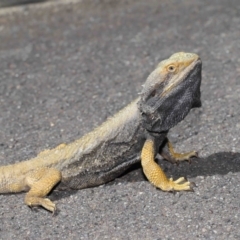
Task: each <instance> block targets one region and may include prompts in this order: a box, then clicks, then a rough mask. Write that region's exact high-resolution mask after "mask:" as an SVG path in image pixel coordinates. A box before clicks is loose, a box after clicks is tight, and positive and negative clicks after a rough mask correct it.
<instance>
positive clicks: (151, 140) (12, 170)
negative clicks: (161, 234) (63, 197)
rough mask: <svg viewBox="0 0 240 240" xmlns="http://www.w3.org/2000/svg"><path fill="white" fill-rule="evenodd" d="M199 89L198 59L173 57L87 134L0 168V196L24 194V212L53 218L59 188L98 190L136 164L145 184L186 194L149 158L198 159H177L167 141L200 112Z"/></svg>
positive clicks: (183, 187) (188, 186) (181, 55)
mask: <svg viewBox="0 0 240 240" xmlns="http://www.w3.org/2000/svg"><path fill="white" fill-rule="evenodd" d="M200 83H201V60H200V58H199V57H198V55H196V54H193V53H183V52H180V53H176V54H173V55H172V56H171V57H170V58H169V59H166V60H164V61H162V62H161V63H160V64H159V65H158V66H157V68H156V69H155V70H154V71H153V72H152V73H151V74H150V76H149V77H148V79H147V81H146V82H145V84H144V86H143V90H142V93H141V96H140V97H139V98H137V99H136V100H134V101H133V102H132V103H130V104H129V105H128V106H126V107H125V108H123V109H122V110H121V111H119V112H118V113H117V114H115V115H114V116H113V117H112V118H109V119H108V120H107V121H106V122H104V123H103V124H102V125H101V126H99V127H98V128H96V129H95V130H93V131H92V132H90V133H88V134H86V135H85V136H83V137H82V138H80V139H78V140H76V141H74V142H72V143H69V144H64V143H63V144H60V145H59V146H57V147H56V148H54V149H51V150H44V151H42V152H41V153H39V154H38V155H37V156H36V157H35V158H32V159H30V160H27V161H23V162H19V163H15V164H12V165H7V166H2V167H0V193H9V192H12V193H14V192H21V191H27V194H26V196H25V203H26V204H27V205H28V206H30V207H32V206H42V207H43V208H45V209H47V210H49V211H51V212H54V211H55V209H56V206H55V203H53V202H52V201H51V200H49V199H48V198H46V196H47V195H48V193H49V192H50V191H51V190H52V189H53V187H54V186H55V185H57V184H58V183H60V184H58V187H59V188H60V189H81V188H86V187H93V186H97V185H100V184H103V183H106V182H108V181H111V180H113V179H114V178H116V177H118V176H119V175H120V174H122V173H123V172H124V171H126V170H127V169H128V168H129V166H131V165H132V164H134V163H136V162H139V161H141V163H142V167H143V171H144V173H145V175H146V177H147V178H148V180H149V181H150V182H151V183H152V184H153V185H155V186H156V187H158V188H160V189H162V190H163V191H172V190H176V191H182V190H191V184H190V182H188V181H185V179H184V178H179V179H178V180H176V181H173V180H172V179H168V178H167V176H166V175H165V173H164V172H163V171H162V169H161V168H160V166H159V165H157V164H156V163H155V161H154V158H155V156H156V154H157V153H158V151H159V150H160V154H162V156H164V157H165V158H166V159H167V160H169V161H171V162H173V163H174V162H178V161H183V160H189V159H190V158H191V157H194V156H197V154H196V152H194V151H193V152H190V153H186V154H178V153H176V152H175V151H174V150H173V147H172V145H171V143H170V142H169V141H168V139H167V138H166V136H167V133H168V130H169V129H170V128H172V127H173V126H175V125H176V124H177V123H178V122H180V121H181V120H182V119H184V117H185V116H186V115H187V114H188V112H189V111H190V110H191V108H193V107H200V105H201V101H200ZM165 140H167V141H165ZM163 143H165V145H164V144H163ZM163 145H164V146H163ZM160 146H162V148H161V149H159V148H160Z"/></svg>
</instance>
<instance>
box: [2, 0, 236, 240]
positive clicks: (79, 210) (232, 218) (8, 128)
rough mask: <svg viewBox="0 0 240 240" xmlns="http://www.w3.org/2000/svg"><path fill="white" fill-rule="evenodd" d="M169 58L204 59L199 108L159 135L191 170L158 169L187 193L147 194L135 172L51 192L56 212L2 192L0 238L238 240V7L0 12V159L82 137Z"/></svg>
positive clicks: (188, 0) (102, 4) (129, 5)
mask: <svg viewBox="0 0 240 240" xmlns="http://www.w3.org/2000/svg"><path fill="white" fill-rule="evenodd" d="M178 51H188V52H195V53H198V54H199V55H200V56H201V58H202V61H203V80H202V87H201V91H202V104H203V105H202V108H201V109H194V110H192V111H191V113H190V114H189V115H188V116H187V118H186V119H185V120H184V121H183V122H181V123H180V124H179V125H178V126H176V127H175V128H174V129H172V130H171V132H170V134H169V138H170V139H171V140H172V141H173V143H174V144H175V146H176V148H177V149H178V150H179V151H188V150H192V149H195V150H197V151H198V152H199V156H200V157H199V158H198V159H195V160H193V162H192V164H190V165H189V164H188V163H182V164H181V165H180V166H175V165H172V164H170V163H168V162H166V161H164V162H160V164H161V166H163V168H164V170H165V172H166V173H167V175H168V176H172V177H174V178H177V177H179V176H186V177H188V179H189V180H191V181H193V182H195V183H196V187H195V192H181V193H176V194H171V193H165V192H162V191H160V190H156V189H155V188H154V187H153V186H151V185H150V184H149V183H148V182H147V181H146V179H145V178H144V176H143V174H142V171H141V168H139V166H135V170H133V171H130V172H129V173H127V174H125V175H124V176H122V177H121V178H118V179H116V180H115V181H113V182H111V183H110V184H106V185H103V186H100V187H95V188H90V189H84V190H81V191H76V192H72V191H68V192H59V191H54V192H53V193H52V194H51V195H50V198H51V199H53V200H54V201H55V202H56V203H57V207H58V212H57V214H56V215H55V216H52V215H51V214H50V213H49V212H47V211H46V210H44V209H38V210H31V209H29V208H28V207H27V206H25V205H24V203H23V201H24V193H20V194H15V195H11V194H7V195H0V239H14V238H15V239H240V221H239V220H240V200H239V199H240V137H239V135H240V134H239V133H240V122H239V120H240V107H239V105H240V54H239V53H240V2H239V0H230V1H226V0H225V1H224V0H212V1H208V0H201V1H200V0H198V1H197V0H184V1H178V0H171V1H159V0H148V1H143V0H141V1H131V0H130V1H114V0H108V1H107V0H106V1H89V0H88V1H87V0H86V1H77V0H75V1H58V2H56V1H55V2H46V3H39V4H35V5H25V6H19V7H14V8H4V9H0V164H1V165H4V164H9V163H14V162H17V161H21V160H24V159H28V158H31V157H33V156H35V155H36V154H37V153H38V152H39V151H41V150H43V149H45V148H51V147H54V146H56V145H58V144H60V143H62V142H70V141H72V140H75V139H77V138H78V137H80V136H82V135H83V134H84V133H86V132H88V131H90V130H91V129H93V128H94V127H95V126H97V125H99V124H100V123H101V122H103V121H104V120H105V119H106V118H107V117H108V116H110V115H112V114H114V113H115V112H117V111H118V110H119V109H121V108H122V107H123V106H124V105H126V104H128V103H129V102H130V101H131V100H133V99H134V98H135V97H136V96H137V95H138V92H140V90H141V85H142V84H143V82H144V81H145V79H146V77H147V76H148V74H149V73H150V72H151V71H152V70H153V69H154V67H155V66H156V65H157V63H158V62H159V61H160V60H162V59H165V58H167V57H169V56H170V55H171V54H172V53H174V52H178Z"/></svg>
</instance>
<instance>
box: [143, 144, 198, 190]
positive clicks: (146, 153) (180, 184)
mask: <svg viewBox="0 0 240 240" xmlns="http://www.w3.org/2000/svg"><path fill="white" fill-rule="evenodd" d="M192 154H194V152H192ZM192 154H191V155H192ZM141 164H142V168H143V172H144V174H145V176H146V177H147V179H148V181H149V182H151V183H152V184H153V185H154V186H155V187H157V188H160V189H161V190H163V191H192V187H193V184H192V183H191V182H189V181H187V180H186V179H185V178H184V177H180V178H178V179H177V180H175V181H174V180H173V179H172V178H168V177H167V176H166V174H165V173H164V172H163V170H162V168H161V167H160V166H159V165H158V164H157V163H156V162H155V161H154V141H153V140H151V139H148V140H146V142H145V143H144V146H143V149H142V153H141Z"/></svg>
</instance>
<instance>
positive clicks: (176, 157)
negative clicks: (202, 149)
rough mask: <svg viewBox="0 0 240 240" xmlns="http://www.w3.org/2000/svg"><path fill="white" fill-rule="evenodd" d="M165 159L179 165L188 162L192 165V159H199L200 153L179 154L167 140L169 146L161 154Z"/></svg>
mask: <svg viewBox="0 0 240 240" xmlns="http://www.w3.org/2000/svg"><path fill="white" fill-rule="evenodd" d="M160 154H161V155H162V157H163V158H165V159H166V160H168V161H170V162H171V163H177V164H179V162H182V161H188V162H189V163H191V158H192V157H198V153H197V152H196V151H191V152H186V153H178V152H175V150H174V148H173V145H172V143H171V142H170V141H169V140H168V139H167V144H166V145H165V147H164V148H163V149H162V151H161V153H160Z"/></svg>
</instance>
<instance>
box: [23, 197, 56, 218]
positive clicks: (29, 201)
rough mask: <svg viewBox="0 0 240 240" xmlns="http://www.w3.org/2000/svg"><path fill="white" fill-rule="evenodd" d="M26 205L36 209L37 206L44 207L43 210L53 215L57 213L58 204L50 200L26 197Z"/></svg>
mask: <svg viewBox="0 0 240 240" xmlns="http://www.w3.org/2000/svg"><path fill="white" fill-rule="evenodd" d="M25 204H26V205H28V206H29V207H31V208H32V207H36V206H42V207H43V208H45V209H47V210H48V211H50V212H52V213H53V214H54V212H55V211H56V204H55V203H53V202H52V201H51V200H50V199H48V198H40V197H30V196H27V195H26V197H25Z"/></svg>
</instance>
